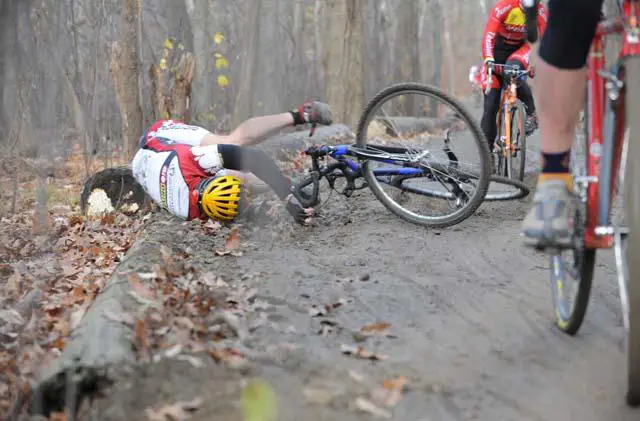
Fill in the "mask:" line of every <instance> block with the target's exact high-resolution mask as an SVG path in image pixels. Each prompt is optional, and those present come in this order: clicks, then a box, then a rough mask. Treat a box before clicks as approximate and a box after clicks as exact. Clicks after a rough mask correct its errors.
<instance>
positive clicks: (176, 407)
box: [144, 397, 202, 421]
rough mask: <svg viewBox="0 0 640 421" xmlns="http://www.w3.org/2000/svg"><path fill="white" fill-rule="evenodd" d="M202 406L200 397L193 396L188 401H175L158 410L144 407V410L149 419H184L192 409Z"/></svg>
mask: <svg viewBox="0 0 640 421" xmlns="http://www.w3.org/2000/svg"><path fill="white" fill-rule="evenodd" d="M200 406H202V399H201V398H199V397H198V398H195V399H194V400H192V401H190V402H176V403H174V404H171V405H165V406H163V407H162V408H160V409H159V410H157V411H156V410H154V409H152V408H146V409H145V410H144V412H145V414H146V415H147V418H148V419H149V421H184V420H186V419H188V418H190V417H191V415H192V413H193V412H194V411H197V410H198V408H200Z"/></svg>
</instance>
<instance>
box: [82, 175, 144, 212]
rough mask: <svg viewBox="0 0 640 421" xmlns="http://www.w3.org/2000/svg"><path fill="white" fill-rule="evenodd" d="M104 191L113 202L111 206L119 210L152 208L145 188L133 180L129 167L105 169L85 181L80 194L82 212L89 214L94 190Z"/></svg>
mask: <svg viewBox="0 0 640 421" xmlns="http://www.w3.org/2000/svg"><path fill="white" fill-rule="evenodd" d="M97 189H101V190H103V191H104V192H105V193H106V195H107V197H108V198H109V199H110V200H111V206H112V208H113V209H115V210H119V209H121V208H123V207H125V206H131V205H133V204H135V205H137V206H138V208H139V209H148V208H149V206H151V202H150V199H149V197H148V196H147V194H146V192H145V191H144V188H143V187H142V186H141V185H140V184H139V183H138V182H137V181H136V180H135V178H133V173H132V171H131V168H129V167H112V168H105V169H103V170H100V171H98V172H96V173H95V174H93V175H92V176H91V177H89V178H88V179H87V181H85V183H84V186H83V188H82V192H81V193H80V210H81V211H82V213H87V210H88V202H89V197H90V196H91V193H92V192H93V191H94V190H97Z"/></svg>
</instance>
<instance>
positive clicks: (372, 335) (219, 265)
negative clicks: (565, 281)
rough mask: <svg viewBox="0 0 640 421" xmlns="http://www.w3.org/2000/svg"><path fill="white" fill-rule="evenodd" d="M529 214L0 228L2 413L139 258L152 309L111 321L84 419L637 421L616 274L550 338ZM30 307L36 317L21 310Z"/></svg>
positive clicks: (347, 209)
mask: <svg viewBox="0 0 640 421" xmlns="http://www.w3.org/2000/svg"><path fill="white" fill-rule="evenodd" d="M536 141H537V136H536V135H534V137H532V139H531V142H530V145H529V148H530V150H529V152H530V157H531V158H530V159H531V160H534V159H535V153H536V152H537V149H536ZM532 180H533V177H532V176H531V175H530V176H529V181H530V183H529V184H532ZM68 184H69V185H73V186H72V187H69V188H68V190H69V195H68V197H72V196H73V197H77V196H74V195H76V194H77V193H78V189H79V185H80V184H79V181H78V184H74V183H71V182H69V183H68ZM62 188H64V186H62ZM65 197H67V196H66V195H65ZM529 202H530V198H527V199H524V200H521V201H513V202H506V203H498V204H495V203H493V204H489V203H486V204H483V205H482V206H481V207H480V209H479V210H478V211H477V212H476V214H475V215H474V216H472V217H471V218H469V219H468V220H466V221H464V222H463V223H461V224H459V225H457V226H454V227H451V228H447V229H437V230H436V229H420V228H416V226H413V225H409V224H407V223H405V222H403V221H402V220H400V219H398V218H397V217H394V216H393V215H392V214H391V213H390V212H388V211H387V210H386V209H385V208H384V207H383V206H382V205H381V204H380V203H379V202H378V201H377V200H376V199H375V198H374V197H373V195H372V194H371V193H370V192H369V191H367V190H362V191H359V192H357V194H355V195H354V197H352V198H349V199H346V198H344V197H342V196H339V195H334V196H333V197H332V198H331V200H330V201H329V202H327V204H326V205H325V206H323V208H322V213H321V216H320V217H318V218H317V219H316V220H315V223H314V225H313V226H311V227H303V228H301V227H295V226H293V225H292V224H291V223H290V222H289V221H288V220H284V219H283V220H280V217H279V216H275V217H274V218H276V219H277V220H278V221H279V222H278V223H276V224H270V225H266V226H265V225H261V226H259V225H255V224H239V225H236V226H235V227H234V228H229V227H223V226H220V225H219V224H215V223H212V222H210V223H207V224H204V225H203V224H200V223H182V222H177V221H176V220H175V219H174V218H172V217H171V216H168V215H166V214H165V213H155V214H152V216H151V217H149V216H145V217H140V216H138V217H131V216H125V215H120V216H117V217H115V218H114V217H109V218H102V219H98V220H85V219H84V218H81V217H78V216H77V215H76V209H75V208H74V206H75V204H73V203H70V204H68V205H66V206H69V208H68V209H67V208H61V210H59V211H55V212H57V213H55V212H54V211H52V216H53V225H54V226H55V227H57V228H56V234H55V236H52V234H50V235H49V236H47V237H45V238H42V239H40V237H42V236H38V235H34V234H32V233H31V231H32V230H31V228H29V227H30V226H31V224H32V222H30V220H29V215H28V213H22V214H20V216H14V217H10V218H3V219H2V226H1V227H0V235H1V236H2V241H1V242H0V243H1V244H2V247H4V249H3V250H1V254H0V255H2V256H3V259H4V258H5V257H4V256H7V257H6V261H2V262H0V269H1V270H2V271H3V272H2V276H1V277H2V278H3V279H7V278H8V281H7V282H5V283H4V285H2V288H4V291H3V292H2V294H0V296H1V297H3V298H2V307H0V335H4V336H3V337H2V340H0V343H3V345H0V365H1V368H2V369H1V370H0V372H2V373H4V374H0V399H2V400H0V411H2V412H3V413H4V411H9V409H10V407H11V405H12V404H13V403H14V402H16V394H17V392H18V389H25V387H24V384H25V383H24V382H23V381H22V380H21V379H30V378H31V376H33V373H34V372H35V370H36V366H35V364H36V363H38V364H42V361H43V359H44V361H47V359H51V358H53V357H55V356H56V355H58V354H59V353H60V352H61V351H63V350H64V346H65V338H66V337H67V335H68V334H69V333H70V332H72V330H73V328H74V326H76V325H77V324H78V323H80V320H81V319H82V316H83V315H84V314H85V312H86V311H87V308H88V307H89V306H90V304H91V302H92V300H93V299H94V296H95V293H96V292H98V291H99V290H100V289H101V288H102V287H103V286H104V282H105V278H106V276H107V274H108V273H109V272H110V271H113V268H114V267H115V265H116V264H117V263H118V262H119V260H120V259H122V258H123V255H124V253H125V252H126V250H127V249H128V248H129V247H130V245H131V244H132V242H133V241H134V240H135V239H138V241H140V240H141V239H145V240H147V241H148V242H149V243H150V244H151V243H153V244H156V246H157V248H158V253H160V254H162V256H163V260H164V265H163V266H162V267H156V269H155V270H154V274H153V275H152V276H150V275H149V274H148V273H147V268H146V266H145V264H144V262H140V271H139V272H140V273H138V276H133V277H132V278H130V281H131V283H132V288H133V290H134V291H135V294H136V295H137V296H138V297H139V298H140V299H141V300H144V299H146V300H147V302H149V303H151V304H147V305H146V306H145V309H146V310H145V312H143V313H136V314H119V315H111V316H110V317H112V318H114V319H117V320H118V321H119V322H121V323H125V324H129V325H130V326H131V331H132V343H133V345H134V346H135V349H136V353H137V355H138V362H137V363H136V364H133V365H129V366H127V367H122V370H119V372H118V374H117V375H116V376H115V378H114V379H113V380H114V383H113V385H112V386H111V387H109V388H108V389H107V390H106V391H104V396H103V397H101V398H100V399H97V400H94V401H93V403H92V405H90V407H89V405H84V406H83V407H81V411H80V415H79V418H80V419H87V420H88V419H97V420H125V419H126V420H152V421H155V420H165V419H166V420H169V419H178V420H186V419H190V420H250V421H269V420H272V421H273V420H276V419H277V420H282V421H287V420H292V421H293V420H296V421H299V420H310V421H311V420H337V419H340V420H354V421H355V420H368V419H372V418H379V419H394V420H406V421H427V420H428V421H462V420H500V421H507V420H518V421H524V420H532V421H542V420H551V419H580V420H583V421H591V420H594V421H595V420H618V421H625V420H636V419H638V417H640V414H638V413H637V412H634V411H633V410H630V409H628V408H627V407H625V404H624V394H625V356H624V350H623V347H622V345H623V328H622V324H621V313H620V307H619V302H618V298H617V289H616V279H615V268H614V264H613V259H612V255H611V253H610V252H608V251H606V252H601V253H599V255H598V256H599V257H598V263H597V270H596V275H595V283H594V290H593V294H592V299H591V303H590V306H589V310H588V313H587V317H586V320H585V323H584V326H583V327H582V329H581V331H580V332H579V334H578V335H577V336H576V337H568V336H565V335H563V334H561V333H559V332H558V331H557V330H556V329H554V327H553V325H552V307H551V298H550V290H549V280H548V258H547V256H546V255H544V254H541V253H537V252H535V251H533V250H529V249H526V248H524V247H523V246H521V244H520V240H519V236H518V233H519V227H520V223H521V220H522V218H523V217H524V215H525V213H526V211H527V210H528V206H529ZM63 210H64V212H63ZM16 241H22V242H24V244H22V243H16ZM24 250H33V252H31V251H30V252H28V253H26V252H24ZM15 253H18V254H17V255H16V254H15ZM161 273H162V274H161ZM5 275H6V277H5ZM150 277H152V278H153V280H152V282H151V283H149V282H148V281H149V278H150ZM30 290H38V291H40V292H39V293H37V295H38V297H36V299H37V300H40V305H33V306H30V307H32V308H34V311H33V312H31V311H25V309H24V307H25V305H24V304H22V307H21V305H20V303H21V302H22V303H24V297H25V296H26V295H29V291H30ZM31 295H33V293H32V294H31ZM203 303H206V305H205V304H203ZM205 310H206V311H205ZM36 315H37V316H36ZM16 326H18V327H19V328H16ZM12 329H13V330H12ZM16 329H17V330H16ZM6 344H9V345H6ZM16 385H18V386H19V387H17V386H16ZM25 392H26V391H25ZM25 392H21V394H24V393H25ZM253 411H258V413H259V414H258V415H256V414H254V413H253ZM275 412H277V414H278V415H277V416H271V417H270V415H273V413H275ZM0 418H3V417H0ZM51 418H56V419H60V420H61V419H66V418H65V417H64V416H63V415H60V414H57V415H52V416H51ZM3 419H4V418H3Z"/></svg>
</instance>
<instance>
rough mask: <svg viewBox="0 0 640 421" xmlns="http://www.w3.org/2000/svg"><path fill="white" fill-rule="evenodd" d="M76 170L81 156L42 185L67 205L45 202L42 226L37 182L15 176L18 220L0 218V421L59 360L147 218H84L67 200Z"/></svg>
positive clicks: (76, 190)
mask: <svg viewBox="0 0 640 421" xmlns="http://www.w3.org/2000/svg"><path fill="white" fill-rule="evenodd" d="M74 165H75V166H77V167H78V168H81V166H82V165H84V164H83V161H82V157H81V156H80V157H79V158H78V156H76V155H72V156H71V158H70V159H69V161H68V162H67V163H66V164H65V167H64V168H63V169H61V170H60V177H59V178H56V177H53V178H51V179H50V180H49V181H47V184H48V185H47V188H48V189H49V190H50V191H60V192H63V193H62V194H61V195H60V197H61V198H60V199H58V200H65V201H68V202H69V203H56V202H55V197H54V198H53V199H51V198H50V200H49V209H48V210H46V211H45V212H44V218H40V217H36V210H38V211H39V212H40V213H42V208H39V207H37V206H35V198H34V197H33V194H32V191H33V190H34V187H35V183H36V180H35V178H34V177H33V176H32V175H30V174H28V173H27V172H26V171H24V172H23V171H20V172H19V174H20V176H19V183H18V185H19V187H18V191H17V192H16V194H17V197H18V200H17V202H16V205H17V206H16V210H17V212H16V213H14V214H12V215H8V216H3V217H0V279H3V282H0V385H2V386H0V413H2V414H7V413H9V410H10V409H11V408H12V406H13V405H15V404H16V403H17V402H18V400H19V399H20V398H21V397H24V396H25V394H28V393H29V389H30V382H31V381H32V380H33V379H34V375H35V373H36V372H37V371H38V369H39V368H40V367H42V366H43V365H44V364H47V363H48V362H49V361H51V360H52V359H53V358H55V357H56V356H58V355H59V354H60V353H61V352H62V350H63V349H64V347H65V345H66V339H67V337H68V336H69V335H70V334H71V333H72V332H73V330H74V329H75V328H77V327H78V325H79V324H80V323H81V322H82V319H83V317H84V315H85V314H86V312H87V310H88V309H89V308H90V306H91V304H92V303H93V301H94V299H95V297H96V296H97V294H98V293H99V292H100V291H101V290H102V289H103V288H104V285H105V283H106V280H107V279H108V277H109V276H110V275H111V273H112V272H113V270H114V268H115V266H116V265H117V264H118V262H120V260H121V259H122V257H123V256H124V254H125V253H126V252H127V250H128V249H129V248H130V247H131V246H132V245H133V243H134V241H135V240H136V238H137V237H138V235H139V233H140V232H141V230H142V228H143V227H144V225H145V223H146V221H147V220H148V218H149V217H150V215H149V214H146V215H143V214H142V213H141V212H138V213H134V214H130V215H125V214H122V213H118V214H116V213H108V214H106V215H102V216H96V217H89V218H87V217H85V216H83V215H81V213H80V210H79V206H78V205H77V203H74V202H73V199H69V198H74V197H79V195H80V190H81V188H82V185H83V182H84V180H83V178H84V176H83V175H82V174H83V172H82V171H78V170H77V168H75V167H74ZM74 174H75V175H74ZM4 181H6V180H4V179H2V180H0V182H4ZM9 194H13V192H10V193H9ZM5 199H7V197H3V201H4V200H5ZM7 202H8V201H5V203H7ZM42 221H45V222H46V223H45V224H44V225H42V224H41V222H42Z"/></svg>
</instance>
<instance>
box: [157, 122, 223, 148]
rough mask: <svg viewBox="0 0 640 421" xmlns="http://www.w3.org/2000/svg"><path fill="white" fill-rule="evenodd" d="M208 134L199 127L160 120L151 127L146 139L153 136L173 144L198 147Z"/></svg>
mask: <svg viewBox="0 0 640 421" xmlns="http://www.w3.org/2000/svg"><path fill="white" fill-rule="evenodd" d="M208 134H211V132H210V131H209V130H207V129H204V128H202V127H200V126H190V125H188V124H184V123H181V122H179V121H176V120H160V121H158V122H156V123H155V124H154V125H153V126H151V128H150V129H149V132H148V133H147V139H149V138H150V137H151V136H153V137H157V138H164V139H168V140H171V141H173V142H175V143H181V144H185V145H191V146H199V145H200V142H201V141H202V139H203V138H204V137H205V136H206V135H208Z"/></svg>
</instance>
